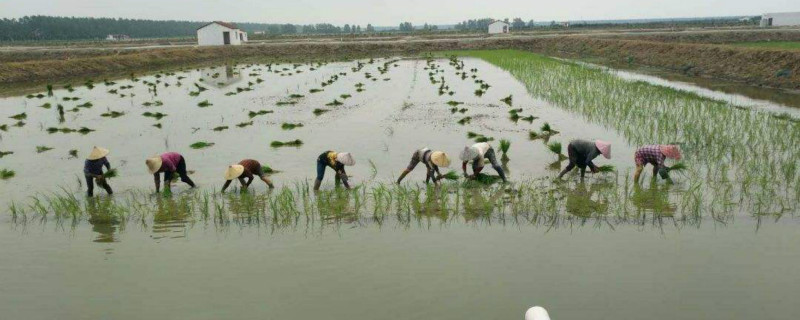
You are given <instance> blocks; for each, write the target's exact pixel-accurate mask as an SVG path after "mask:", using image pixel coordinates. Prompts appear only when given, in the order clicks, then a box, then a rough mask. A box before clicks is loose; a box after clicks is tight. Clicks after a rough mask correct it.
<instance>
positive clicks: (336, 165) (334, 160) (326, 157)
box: [314, 151, 356, 191]
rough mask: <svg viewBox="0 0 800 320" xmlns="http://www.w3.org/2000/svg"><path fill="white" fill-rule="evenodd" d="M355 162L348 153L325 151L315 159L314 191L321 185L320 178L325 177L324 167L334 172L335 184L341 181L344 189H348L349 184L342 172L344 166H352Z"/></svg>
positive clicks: (345, 174) (345, 173) (344, 173)
mask: <svg viewBox="0 0 800 320" xmlns="http://www.w3.org/2000/svg"><path fill="white" fill-rule="evenodd" d="M355 164H356V160H355V159H353V155H351V154H350V153H348V152H340V153H337V152H336V151H325V152H323V153H322V154H321V155H319V157H318V158H317V180H316V181H314V191H317V190H319V187H320V185H322V178H324V177H325V167H330V168H331V169H333V171H335V172H336V183H337V184H338V183H339V181H341V182H342V183H343V184H344V187H345V188H347V189H350V184H349V183H348V182H347V172H345V171H344V167H345V166H348V167H350V166H354V165H355Z"/></svg>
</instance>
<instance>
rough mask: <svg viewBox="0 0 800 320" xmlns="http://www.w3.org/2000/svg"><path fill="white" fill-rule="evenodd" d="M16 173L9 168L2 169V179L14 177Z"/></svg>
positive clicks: (0, 173)
mask: <svg viewBox="0 0 800 320" xmlns="http://www.w3.org/2000/svg"><path fill="white" fill-rule="evenodd" d="M14 175H16V173H15V172H14V170H8V169H3V170H0V179H2V180H8V179H11V178H13V177H14Z"/></svg>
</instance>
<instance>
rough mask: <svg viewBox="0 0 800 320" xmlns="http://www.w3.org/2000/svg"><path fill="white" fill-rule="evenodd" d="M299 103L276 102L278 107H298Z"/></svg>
mask: <svg viewBox="0 0 800 320" xmlns="http://www.w3.org/2000/svg"><path fill="white" fill-rule="evenodd" d="M296 104H297V101H278V102H275V105H276V106H293V105H296Z"/></svg>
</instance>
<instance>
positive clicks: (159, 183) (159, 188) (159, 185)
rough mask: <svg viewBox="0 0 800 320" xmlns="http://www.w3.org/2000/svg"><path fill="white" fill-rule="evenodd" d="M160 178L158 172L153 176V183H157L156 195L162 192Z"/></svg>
mask: <svg viewBox="0 0 800 320" xmlns="http://www.w3.org/2000/svg"><path fill="white" fill-rule="evenodd" d="M159 178H160V177H159V176H158V172H156V173H154V174H153V181H154V182H155V183H156V193H158V192H159V191H161V180H160V179H159Z"/></svg>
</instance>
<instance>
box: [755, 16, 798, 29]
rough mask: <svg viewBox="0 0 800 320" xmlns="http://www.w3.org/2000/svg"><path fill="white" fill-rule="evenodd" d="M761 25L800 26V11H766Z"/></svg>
mask: <svg viewBox="0 0 800 320" xmlns="http://www.w3.org/2000/svg"><path fill="white" fill-rule="evenodd" d="M761 26H762V27H781V26H800V12H781V13H765V14H763V15H761Z"/></svg>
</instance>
